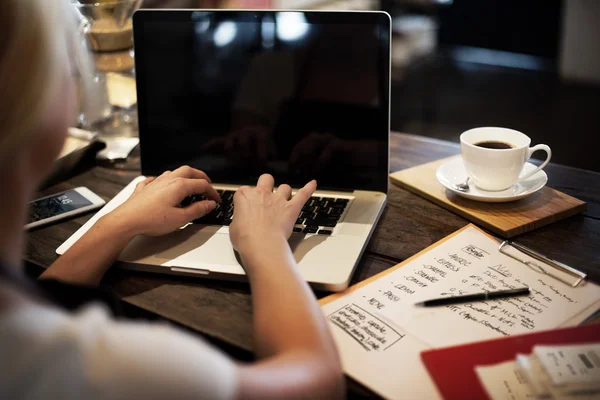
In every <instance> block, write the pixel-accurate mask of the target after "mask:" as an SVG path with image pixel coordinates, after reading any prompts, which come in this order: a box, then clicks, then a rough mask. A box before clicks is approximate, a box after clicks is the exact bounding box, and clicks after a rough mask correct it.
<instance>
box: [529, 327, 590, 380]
mask: <svg viewBox="0 0 600 400" xmlns="http://www.w3.org/2000/svg"><path fill="white" fill-rule="evenodd" d="M598 340H600V338H598ZM533 354H534V355H535V356H536V357H537V359H538V360H539V362H540V364H542V366H543V367H544V369H545V370H546V373H547V374H548V376H550V379H552V382H553V383H554V384H555V385H566V384H587V385H593V386H594V387H595V388H597V389H600V343H595V344H585V345H565V346H535V347H534V348H533Z"/></svg>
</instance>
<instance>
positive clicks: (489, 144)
mask: <svg viewBox="0 0 600 400" xmlns="http://www.w3.org/2000/svg"><path fill="white" fill-rule="evenodd" d="M475 146H477V147H483V148H486V149H496V150H506V149H512V148H513V147H515V146H513V145H512V144H510V143H504V142H497V141H495V140H489V141H485V142H479V143H475Z"/></svg>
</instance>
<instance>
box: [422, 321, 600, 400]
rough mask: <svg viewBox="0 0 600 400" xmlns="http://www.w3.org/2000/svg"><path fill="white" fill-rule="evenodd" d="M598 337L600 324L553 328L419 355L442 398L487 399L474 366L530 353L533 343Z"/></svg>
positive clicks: (575, 340) (565, 341)
mask: <svg viewBox="0 0 600 400" xmlns="http://www.w3.org/2000/svg"><path fill="white" fill-rule="evenodd" d="M598 341H600V324H596V325H587V326H578V327H574V328H565V329H555V330H551V331H543V332H538V333H530V334H526V335H518V336H510V337H506V338H501V339H494V340H486V341H484V342H476V343H470V344H465V345H461V346H455V347H446V348H442V349H435V350H428V351H424V352H422V353H421V359H422V360H423V362H424V364H425V365H426V367H427V370H428V371H429V374H430V375H431V377H432V379H433V380H434V382H435V384H436V385H437V387H438V390H439V391H440V393H441V394H442V397H443V398H444V399H489V397H488V395H487V393H486V391H485V389H484V388H483V386H482V385H481V383H480V382H479V378H478V377H477V374H476V373H475V366H477V365H490V364H497V363H501V362H504V361H510V360H514V359H515V357H516V355H517V353H522V354H530V353H531V352H532V349H533V346H535V345H542V344H543V345H560V344H580V343H591V342H598Z"/></svg>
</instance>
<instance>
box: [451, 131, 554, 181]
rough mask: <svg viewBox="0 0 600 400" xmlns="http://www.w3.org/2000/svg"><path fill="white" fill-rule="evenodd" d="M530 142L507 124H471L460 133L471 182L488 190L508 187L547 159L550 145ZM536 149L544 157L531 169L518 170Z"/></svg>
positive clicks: (521, 168)
mask: <svg viewBox="0 0 600 400" xmlns="http://www.w3.org/2000/svg"><path fill="white" fill-rule="evenodd" d="M530 144H531V139H530V138H529V137H528V136H527V135H525V134H523V133H521V132H519V131H515V130H513V129H508V128H496V127H484V128H474V129H470V130H468V131H466V132H463V134H462V135H460V149H461V154H462V159H463V163H464V165H465V169H466V170H467V174H468V175H469V177H470V178H471V182H472V183H473V184H475V186H477V187H478V188H480V189H483V190H489V191H499V190H505V189H508V188H509V187H511V186H512V185H514V184H515V183H517V182H520V181H523V180H525V179H527V178H529V177H531V176H533V175H534V174H536V173H537V172H538V171H540V170H541V169H542V168H544V167H545V166H546V164H548V162H550V157H551V156H552V152H551V150H550V147H548V146H547V145H545V144H538V145H536V146H533V147H529V145H530ZM537 150H543V151H545V152H546V154H547V155H548V156H547V157H546V160H545V161H544V162H543V163H542V165H540V166H539V167H537V168H536V169H534V170H533V171H530V172H528V173H526V174H522V170H523V166H524V165H525V163H526V162H527V160H529V158H530V157H531V155H532V154H533V152H534V151H537Z"/></svg>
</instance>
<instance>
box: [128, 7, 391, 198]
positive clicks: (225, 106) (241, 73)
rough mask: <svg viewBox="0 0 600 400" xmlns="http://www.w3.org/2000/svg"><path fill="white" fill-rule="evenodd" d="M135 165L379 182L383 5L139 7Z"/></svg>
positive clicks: (296, 181) (231, 178)
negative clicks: (351, 8)
mask: <svg viewBox="0 0 600 400" xmlns="http://www.w3.org/2000/svg"><path fill="white" fill-rule="evenodd" d="M134 35H135V53H136V75H137V90H138V107H139V122H140V142H141V158H142V173H143V174H145V175H156V174H160V173H161V172H162V171H164V170H167V169H171V170H172V169H175V168H177V167H178V166H181V165H184V164H187V165H191V166H193V167H195V168H199V169H201V170H203V171H205V172H206V173H207V174H208V175H209V176H210V177H211V179H212V180H213V181H215V182H219V183H233V184H255V182H256V179H257V178H258V176H260V174H262V173H265V172H268V173H271V174H272V175H273V176H274V177H275V180H276V184H278V183H283V182H286V183H289V184H290V185H292V187H298V186H301V185H303V184H305V183H306V182H307V181H309V180H310V179H317V181H318V183H319V187H320V188H321V189H335V190H354V189H361V190H377V191H381V192H386V191H387V181H388V178H387V175H388V146H389V65H390V60H389V47H390V27H389V18H388V16H387V14H384V13H336V12H268V11H263V12H254V11H246V12H240V11H230V12H226V11H219V12H208V11H139V12H137V13H136V14H135V16H134Z"/></svg>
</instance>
